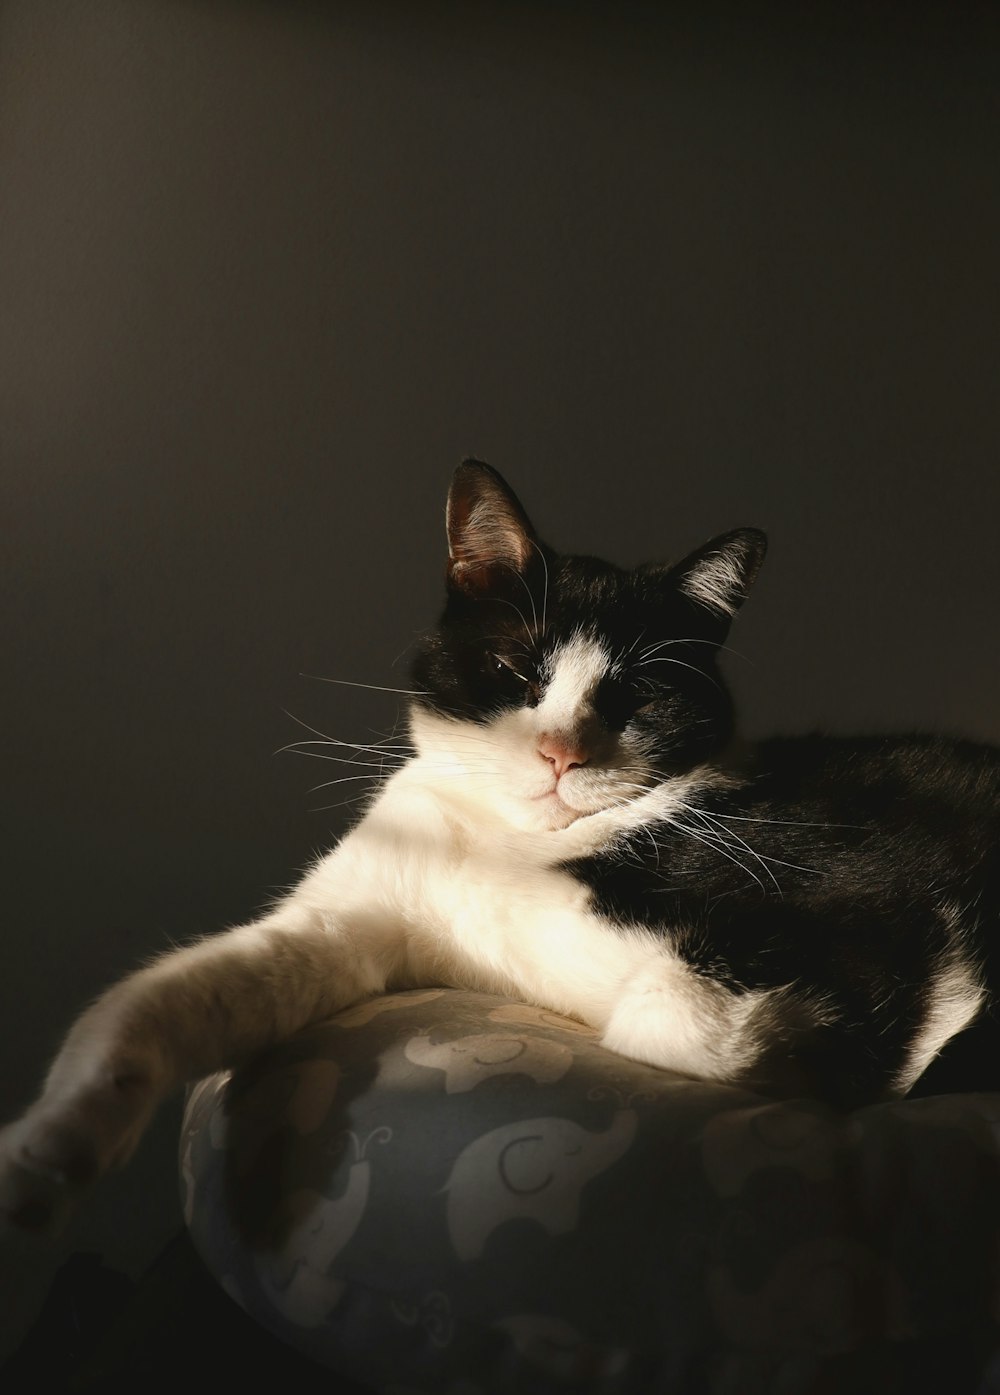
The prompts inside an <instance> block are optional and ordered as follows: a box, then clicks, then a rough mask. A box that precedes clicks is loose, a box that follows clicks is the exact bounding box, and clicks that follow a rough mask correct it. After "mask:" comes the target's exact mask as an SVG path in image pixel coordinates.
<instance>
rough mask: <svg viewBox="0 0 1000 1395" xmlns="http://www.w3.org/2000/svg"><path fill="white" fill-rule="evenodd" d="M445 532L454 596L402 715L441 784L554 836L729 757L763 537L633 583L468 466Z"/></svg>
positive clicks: (427, 646)
mask: <svg viewBox="0 0 1000 1395" xmlns="http://www.w3.org/2000/svg"><path fill="white" fill-rule="evenodd" d="M447 526H448V544H449V556H448V577H447V581H448V601H447V605H446V607H445V611H444V614H443V615H442V617H441V621H440V623H439V625H438V628H437V629H436V630H435V631H433V632H432V633H431V634H430V635H428V636H427V637H426V639H425V640H424V642H423V644H422V646H421V648H420V650H419V652H418V654H417V657H416V660H415V663H414V680H415V681H414V687H415V688H416V689H418V690H419V695H418V696H417V697H416V699H415V701H414V705H413V711H412V721H411V727H412V732H413V737H414V741H415V744H416V747H417V750H418V752H419V753H420V754H421V755H424V756H427V757H430V758H433V759H435V760H436V761H438V762H440V767H439V768H440V771H441V777H442V779H456V778H460V779H461V781H462V788H463V790H464V791H467V792H468V793H469V794H470V795H471V796H472V797H474V798H475V799H476V800H477V801H481V802H486V803H488V804H490V805H491V806H492V807H493V808H494V809H495V811H496V812H497V813H498V815H500V816H502V817H503V818H505V819H506V820H508V821H509V822H512V823H514V824H516V825H517V826H519V827H527V828H539V829H543V828H545V829H556V828H560V827H565V826H566V825H568V824H570V823H572V822H573V821H574V820H576V819H577V818H580V817H581V816H584V815H587V814H591V813H595V812H597V811H598V810H600V809H606V808H609V807H611V806H613V805H618V804H623V803H626V802H628V801H631V800H632V799H634V798H636V797H637V796H639V795H641V794H643V793H644V792H645V791H647V790H649V789H650V788H651V787H653V786H655V785H660V784H662V783H663V782H664V781H665V780H670V779H672V778H674V779H676V778H677V777H681V776H685V775H687V774H688V773H689V772H691V771H692V770H694V769H695V768H697V767H700V766H703V765H705V764H706V763H707V762H710V761H711V760H712V758H713V757H715V756H717V755H718V754H719V752H720V751H721V750H722V749H723V748H724V747H725V745H726V744H727V743H728V741H729V740H730V737H731V735H732V728H733V714H732V705H731V702H730V699H729V695H728V693H727V691H726V688H725V686H724V684H723V681H722V678H721V676H720V674H719V671H718V667H717V662H716V661H717V655H718V649H719V646H720V645H721V644H722V642H723V640H724V639H725V636H726V633H727V631H728V629H729V626H730V623H731V621H732V618H733V616H734V615H735V613H736V611H737V610H738V609H739V607H740V605H741V604H742V602H743V600H744V598H745V596H746V593H747V590H748V588H749V586H750V584H751V582H752V581H753V579H754V577H755V576H756V574H757V571H758V569H759V567H760V564H761V562H762V561H763V559H764V553H765V550H766V546H767V543H766V539H765V537H764V534H763V533H761V532H759V531H758V530H757V529H755V528H741V529H737V530H735V531H734V532H731V533H724V534H723V535H722V536H721V537H717V538H714V539H713V540H712V541H711V542H709V543H706V544H705V545H704V546H703V547H700V548H699V549H698V550H697V551H696V552H693V553H691V555H690V556H689V557H686V558H685V559H684V560H683V561H682V562H678V563H676V564H675V565H673V566H663V565H645V566H640V567H636V568H635V569H634V570H632V571H626V570H624V569H622V568H620V567H616V566H613V565H612V564H611V563H609V562H602V561H599V560H598V559H597V558H594V557H564V556H561V555H559V554H558V553H556V552H554V551H553V550H552V548H550V547H549V546H547V544H545V543H544V542H542V541H541V539H540V538H539V537H538V536H537V534H536V533H535V530H534V528H533V527H532V525H531V523H530V522H529V520H528V516H527V514H526V513H525V511H524V509H523V508H522V506H521V504H520V502H519V500H518V499H517V497H516V496H515V495H514V493H513V491H512V490H511V489H510V487H509V486H508V485H507V484H506V482H505V481H504V480H503V479H502V477H501V476H500V475H499V474H498V473H497V471H496V470H494V469H492V468H491V467H490V466H489V465H484V464H481V463H480V462H479V461H474V460H467V461H465V463H464V464H462V465H460V466H459V468H458V470H457V471H456V472H455V478H454V482H453V484H452V487H451V492H450V494H449V497H448V520H447ZM456 793H458V790H457V789H456Z"/></svg>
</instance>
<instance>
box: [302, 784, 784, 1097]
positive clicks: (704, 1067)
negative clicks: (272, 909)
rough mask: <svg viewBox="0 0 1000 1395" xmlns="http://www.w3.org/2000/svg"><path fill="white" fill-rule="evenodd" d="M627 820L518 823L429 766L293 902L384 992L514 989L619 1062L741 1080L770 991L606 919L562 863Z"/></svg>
mask: <svg viewBox="0 0 1000 1395" xmlns="http://www.w3.org/2000/svg"><path fill="white" fill-rule="evenodd" d="M646 812H647V813H648V811H646ZM637 817H641V814H638V813H637V811H636V809H635V806H634V805H633V808H632V812H631V813H630V815H629V820H630V822H631V821H634V820H635V819H636V818H637ZM622 829H623V820H622V816H621V815H620V814H618V813H617V811H610V810H609V811H603V812H602V813H599V814H596V815H592V816H590V817H588V818H582V819H579V820H577V821H576V822H575V823H573V824H572V825H570V826H569V827H568V828H564V829H559V830H555V831H545V830H542V831H526V830H521V829H517V828H513V827H511V826H510V825H509V824H506V823H501V822H500V821H498V820H497V819H496V817H495V816H493V815H491V814H490V813H489V811H488V809H485V808H484V807H483V805H482V804H481V803H480V802H479V801H471V802H467V801H463V798H462V796H461V795H460V794H459V793H458V792H457V789H456V788H455V787H453V788H451V789H449V788H447V787H445V788H444V789H442V781H441V779H440V777H438V778H435V779H428V778H426V775H425V772H424V771H423V770H422V769H421V762H420V760H419V759H418V760H417V761H414V762H413V763H412V764H411V765H410V766H409V767H407V769H406V770H404V771H402V772H400V774H399V775H397V776H396V777H395V778H394V779H393V780H392V781H390V782H389V784H388V785H387V786H386V787H385V789H384V791H383V793H382V795H381V796H380V798H379V799H378V801H377V802H376V803H375V805H374V806H373V807H372V809H371V811H370V812H369V813H368V815H367V816H366V818H365V819H364V820H363V821H362V822H361V823H360V824H359V825H358V826H357V828H356V829H355V830H354V831H353V832H352V833H351V834H350V835H349V837H348V838H346V839H345V840H344V842H343V843H341V844H340V846H339V847H338V848H337V849H336V850H335V851H334V852H333V853H331V854H330V855H329V857H327V858H325V859H324V860H323V861H322V862H321V863H320V864H319V865H318V866H317V867H316V869H315V870H314V871H313V873H312V874H311V875H310V876H309V877H308V878H307V879H306V880H305V882H303V883H302V885H301V886H300V887H299V888H298V890H297V891H296V893H295V896H294V898H293V899H294V900H295V901H297V902H299V903H300V904H303V903H304V904H305V905H307V906H308V907H309V909H310V910H311V911H312V912H313V913H314V914H315V913H319V914H321V915H322V916H323V917H324V918H329V919H328V923H329V924H330V928H331V933H333V934H335V935H338V936H339V935H345V936H347V937H349V938H350V939H351V941H352V942H353V944H354V947H355V949H356V952H357V953H358V954H360V955H370V956H372V957H373V959H374V961H376V962H377V964H378V966H379V974H378V979H379V980H380V981H381V986H385V987H390V988H391V987H394V986H398V987H401V986H420V985H426V984H441V983H444V984H449V985H454V986H462V987H468V988H474V989H478V990H481V991H487V992H498V993H506V994H510V995H511V996H514V997H517V998H520V999H522V1000H524V1001H529V1002H534V1003H538V1004H540V1005H542V1006H545V1007H549V1008H551V1009H553V1010H555V1011H557V1012H561V1013H564V1014H567V1015H569V1016H573V1017H576V1018H579V1019H580V1020H582V1021H584V1022H587V1023H589V1024H590V1025H592V1026H594V1027H595V1028H597V1029H598V1030H599V1031H601V1032H602V1033H603V1034H604V1040H605V1042H606V1044H607V1045H608V1046H609V1047H611V1048H612V1049H614V1050H616V1051H619V1052H621V1053H622V1054H623V1055H628V1056H631V1057H633V1058H636V1059H640V1060H645V1061H649V1062H650V1063H651V1064H655V1065H658V1066H661V1067H668V1068H670V1067H672V1068H674V1069H677V1070H679V1071H683V1072H684V1073H686V1074H694V1075H699V1076H707V1077H709V1078H732V1076H733V1075H734V1073H736V1072H738V1071H739V1070H740V1069H742V1068H745V1067H746V1066H748V1065H749V1064H750V1063H751V1061H752V1059H753V1058H754V1056H755V1055H756V1051H757V1039H758V1035H759V1033H758V1031H757V1030H754V1027H753V1023H754V1021H755V1020H757V1019H759V1016H760V1009H761V1008H762V1006H763V999H764V998H765V997H766V996H767V995H762V994H734V993H731V992H730V991H728V990H726V989H724V988H722V987H720V985H718V984H715V983H712V982H711V981H709V980H707V979H704V978H702V977H701V976H700V975H698V974H697V973H696V972H695V971H694V970H692V969H691V967H690V966H689V965H687V964H686V963H685V962H684V961H683V960H682V959H681V958H680V957H679V956H678V955H677V954H676V953H675V951H674V949H673V947H672V944H671V941H670V937H669V934H661V933H654V932H653V931H651V930H649V929H647V928H644V927H641V926H630V925H613V924H611V923H609V922H608V921H607V920H606V919H604V918H603V917H602V916H600V915H599V914H597V913H595V911H594V909H593V907H592V904H591V901H592V898H591V894H590V891H589V889H588V888H587V887H586V885H584V884H583V883H582V882H580V881H578V880H577V879H576V878H575V877H573V876H572V875H571V874H570V873H569V872H567V871H566V870H564V868H563V867H562V865H561V864H562V863H564V862H565V861H567V860H569V859H572V858H573V857H579V856H583V855H586V854H588V853H593V852H596V851H598V850H600V849H601V848H603V847H606V846H608V845H609V843H613V841H614V839H615V837H616V836H617V835H618V834H620V833H621V831H622Z"/></svg>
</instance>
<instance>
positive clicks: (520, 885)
mask: <svg viewBox="0 0 1000 1395" xmlns="http://www.w3.org/2000/svg"><path fill="white" fill-rule="evenodd" d="M448 526H449V542H450V560H449V600H448V606H447V609H446V611H445V615H444V617H443V619H442V622H441V624H440V626H439V628H438V629H437V630H435V631H434V632H432V633H431V634H430V635H429V636H428V637H427V639H426V640H425V642H424V643H423V645H422V647H421V649H420V652H419V654H418V657H417V659H416V662H415V666H414V676H415V682H416V685H417V686H416V691H415V693H414V701H413V704H412V711H411V737H412V741H413V746H414V749H415V755H414V756H413V757H412V758H410V759H408V760H406V761H405V762H403V763H402V764H401V766H400V768H399V769H398V770H397V771H396V773H395V774H394V775H393V776H392V777H391V778H390V779H388V780H387V781H386V782H385V783H384V785H382V787H381V788H380V789H379V791H378V792H377V794H376V795H375V797H374V798H373V801H372V803H371V805H370V807H369V809H368V810H367V812H366V813H365V815H364V817H363V818H362V819H361V820H360V822H359V823H358V824H357V825H356V826H355V828H354V829H353V830H352V831H351V832H350V833H349V834H348V836H347V837H346V838H345V839H344V840H343V841H342V842H341V843H340V844H339V845H338V846H337V847H336V848H335V849H334V850H333V851H332V852H331V853H330V854H329V855H328V856H326V857H325V858H323V859H322V860H321V861H320V862H319V863H318V864H317V865H316V866H315V867H314V868H313V870H312V871H311V872H310V873H309V874H308V875H307V876H306V877H305V878H304V879H303V881H302V882H301V883H300V885H299V886H298V887H297V888H296V889H295V890H294V891H293V892H292V893H291V894H290V895H289V896H288V897H286V898H285V899H284V900H283V901H282V902H281V903H280V904H279V905H277V906H276V907H275V909H274V910H273V911H271V912H270V913H269V914H268V915H266V916H264V917H263V918H262V919H261V920H260V921H258V922H256V923H254V924H253V925H250V926H246V927H242V928H240V929H237V930H233V931H229V932H227V933H226V934H223V935H219V936H215V937H210V938H209V939H206V940H204V941H202V942H200V943H199V944H197V945H194V946H191V947H190V948H188V949H183V950H179V951H176V952H174V953H172V954H169V955H166V956H164V958H162V959H161V960H159V961H158V962H157V963H156V964H154V965H152V966H150V967H149V968H146V969H143V970H140V971H139V972H138V973H136V974H134V975H132V976H131V977H130V978H128V979H126V980H124V981H123V982H122V983H120V984H118V985H117V986H116V987H115V988H113V989H111V990H110V991H109V992H108V993H107V994H105V995H104V997H103V998H101V999H99V1000H98V1002H97V1003H96V1004H95V1005H94V1006H93V1007H92V1008H91V1009H89V1010H88V1012H87V1013H85V1014H84V1015H83V1017H82V1018H81V1019H80V1020H79V1021H78V1023H77V1024H76V1026H75V1027H74V1029H73V1030H72V1032H71V1033H70V1035H69V1037H68V1039H67V1042H66V1044H65V1045H64V1047H63V1050H62V1051H61V1053H60V1055H59V1056H58V1057H57V1059H56V1062H55V1064H54V1066H53V1068H52V1070H51V1072H50V1075H49V1078H48V1081H47V1083H46V1087H45V1091H44V1093H43V1095H42V1097H41V1098H40V1100H39V1101H38V1102H37V1103H36V1104H35V1105H34V1106H33V1107H32V1109H31V1110H29V1111H28V1113H27V1114H26V1115H24V1116H23V1118H22V1119H20V1120H19V1121H17V1123H15V1124H13V1125H11V1126H10V1127H9V1128H8V1129H7V1130H5V1131H4V1133H3V1134H2V1135H0V1206H2V1207H3V1208H4V1209H5V1210H6V1211H7V1212H8V1214H9V1215H11V1216H12V1217H13V1218H14V1219H15V1220H18V1221H20V1222H21V1223H23V1224H26V1225H35V1226H39V1227H42V1226H45V1225H47V1224H48V1223H49V1222H50V1221H51V1220H52V1219H53V1218H54V1217H56V1216H57V1215H58V1213H59V1212H60V1211H61V1210H62V1209H63V1208H64V1207H65V1206H66V1205H68V1204H71V1203H72V1202H73V1201H74V1200H75V1198H76V1195H77V1194H78V1192H79V1191H80V1190H81V1189H82V1188H83V1187H84V1186H85V1185H86V1184H87V1183H88V1182H89V1181H91V1180H92V1179H93V1178H94V1177H95V1176H96V1175H99V1174H100V1173H101V1172H103V1171H105V1170H107V1169H108V1168H109V1167H111V1166H113V1165H115V1164H116V1163H119V1162H121V1161H123V1160H124V1159H125V1158H126V1157H127V1156H128V1154H129V1153H130V1152H131V1150H132V1148H133V1147H134V1145H135V1142H136V1140H137V1139H138V1137H139V1134H140V1133H141V1130H142V1128H143V1127H144V1125H145V1123H146V1121H147V1120H148V1118H149V1115H150V1114H151V1112H152V1110H153V1109H154V1108H155V1105H156V1104H157V1102H158V1101H159V1100H160V1099H161V1098H162V1097H163V1095H164V1094H165V1093H167V1092H168V1091H169V1090H171V1089H173V1088H175V1087H176V1086H177V1085H178V1084H180V1083H181V1082H182V1081H184V1080H189V1079H193V1078H197V1077H198V1076H201V1075H204V1074H207V1073H208V1072H210V1071H213V1070H216V1069H219V1068H220V1067H223V1066H228V1065H233V1064H236V1063H238V1062H240V1061H242V1060H245V1059H246V1058H248V1057H249V1056H251V1055H253V1054H254V1053H255V1052H257V1051H259V1050H261V1049H263V1048H264V1047H266V1046H267V1045H268V1044H269V1043H271V1042H273V1041H274V1040H276V1039H279V1038H281V1037H284V1036H287V1035H289V1034H290V1033H292V1032H294V1031H295V1030H296V1029H297V1028H299V1027H301V1026H302V1025H304V1024H305V1023H307V1022H310V1021H314V1020H317V1019H318V1018H321V1017H323V1016H326V1015H329V1014H330V1013H333V1012H335V1011H337V1010H338V1009H340V1008H342V1007H345V1006H347V1005H348V1004H350V1003H351V1002H354V1001H356V1000H357V999H359V998H361V997H365V996H368V995H371V994H375V993H380V992H383V991H385V990H386V989H391V988H401V987H415V986H421V985H441V984H445V985H456V986H463V987H467V988H474V989H482V990H485V991H490V992H501V993H505V994H509V995H511V996H514V997H518V998H521V999H524V1000H526V1001H531V1002H534V1003H537V1004H540V1005H543V1006H546V1007H549V1008H552V1009H555V1010H556V1011H558V1012H562V1013H566V1014H569V1015H571V1016H575V1017H578V1018H580V1019H581V1020H583V1021H585V1022H587V1023H589V1024H591V1025H593V1026H594V1027H596V1028H597V1029H598V1030H599V1031H600V1032H601V1033H602V1039H603V1041H604V1043H605V1045H607V1046H608V1047H609V1048H611V1049H612V1050H615V1051H619V1052H621V1053H622V1054H625V1055H628V1056H633V1057H636V1058H638V1059H641V1060H645V1061H648V1062H650V1063H652V1064H654V1065H658V1066H661V1067H664V1068H669V1069H674V1070H677V1071H679V1072H681V1073H683V1074H685V1075H690V1076H695V1077H699V1078H703V1079H712V1080H719V1081H734V1082H741V1083H747V1084H752V1085H760V1086H762V1087H764V1088H778V1089H783V1090H788V1089H807V1090H816V1091H818V1092H820V1093H823V1094H825V1095H827V1096H829V1097H831V1098H833V1099H835V1100H838V1101H840V1102H844V1103H847V1102H854V1101H863V1100H868V1099H874V1098H878V1097H879V1096H880V1095H883V1094H886V1093H893V1092H901V1091H905V1090H907V1089H909V1088H910V1087H911V1086H912V1085H913V1083H914V1082H915V1080H916V1079H917V1078H918V1077H919V1075H920V1074H921V1073H922V1071H923V1070H924V1069H925V1067H926V1066H927V1064H928V1063H929V1062H930V1061H931V1060H932V1059H933V1057H934V1056H935V1055H936V1054H937V1053H938V1052H939V1051H940V1049H941V1048H942V1047H943V1046H944V1044H945V1043H946V1042H947V1041H948V1040H949V1038H951V1037H952V1036H953V1035H954V1034H956V1033H957V1032H960V1031H962V1030H963V1029H964V1028H965V1027H966V1026H968V1025H969V1024H970V1023H971V1022H972V1021H973V1020H974V1019H975V1018H976V1017H977V1015H978V1014H979V1013H980V1012H981V1011H982V1009H983V1006H984V1004H985V1002H986V999H987V995H988V993H989V991H990V988H991V984H992V980H993V973H992V957H993V956H992V953H991V936H992V934H993V925H994V922H995V920H996V916H997V911H998V908H1000V858H998V851H997V850H998V846H1000V756H998V754H997V753H996V752H994V751H992V750H991V749H989V748H986V747H980V746H974V745H972V744H969V743H957V742H944V741H940V740H934V739H930V738H917V737H914V738H908V739H895V740H890V739H878V740H876V739H870V740H862V741H844V740H839V739H838V740H833V739H826V738H819V737H815V738H802V739H799V740H789V741H773V742H768V743H764V744H763V745H761V746H760V747H758V748H756V749H753V750H743V749H741V748H740V747H739V745H738V743H736V742H735V740H734V737H733V721H732V713H731V707H730V702H729V698H728V695H727V694H726V692H725V689H724V688H723V686H722V683H721V680H720V677H719V673H718V669H717V667H716V659H717V653H718V650H719V648H720V647H721V645H722V641H723V639H724V637H725V634H726V631H727V629H728V626H729V622H730V621H731V619H732V616H733V614H734V613H735V610H736V609H737V608H738V606H739V604H740V602H741V601H742V599H743V596H744V594H745V591H746V589H747V587H748V586H749V584H750V582H751V581H752V579H753V576H754V574H755V573H756V570H757V568H758V567H759V565H760V562H761V560H762V558H763V551H764V540H763V536H762V535H761V534H758V533H756V532H755V531H754V530H749V529H745V530H740V531H737V532H735V533H731V534H727V535H724V536H723V537H722V538H719V539H716V540H714V541H713V542H712V543H711V544H707V545H706V546H705V547H704V548H702V549H700V550H699V551H698V552H696V553H694V554H692V556H691V557H689V558H687V559H685V561H684V562H682V563H680V564H678V566H676V567H673V568H670V569H667V568H656V567H647V568H639V569H637V570H636V571H633V572H625V571H622V570H620V569H618V568H616V567H613V566H611V565H610V564H607V563H603V562H599V561H597V560H595V559H592V558H572V557H569V558H566V557H559V556H557V554H555V553H554V552H552V550H551V549H549V548H548V547H546V546H545V544H543V543H541V542H540V541H539V540H538V538H537V537H536V536H535V534H534V532H533V530H532V528H531V525H530V524H529V523H528V521H527V518H526V517H525V515H524V513H523V510H522V509H521V507H520V505H519V503H518V501H517V500H516V498H515V497H514V496H513V495H512V494H511V493H510V491H509V490H508V489H507V487H506V486H505V485H504V483H503V481H502V480H501V479H500V478H499V476H497V475H496V474H495V472H493V471H491V470H490V469H489V468H488V467H486V466H483V465H479V464H477V463H475V462H467V463H466V464H465V465H464V466H462V467H460V469H459V471H458V472H457V474H456V479H455V483H454V485H453V487H452V492H451V496H450V499H449V525H448Z"/></svg>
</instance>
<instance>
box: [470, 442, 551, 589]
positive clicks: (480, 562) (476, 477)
mask: <svg viewBox="0 0 1000 1395" xmlns="http://www.w3.org/2000/svg"><path fill="white" fill-rule="evenodd" d="M538 551H539V546H538V538H537V537H536V534H535V530H534V528H533V527H532V526H531V522H530V520H529V518H528V515H527V514H526V513H525V511H524V509H523V508H522V506H521V501H520V500H519V499H518V497H517V495H516V494H515V493H514V491H513V490H512V489H511V487H510V485H509V484H508V483H507V481H506V480H505V479H504V478H503V476H502V475H501V474H500V473H499V471H497V470H494V469H493V467H492V466H491V465H485V464H483V462H482V461H481V460H463V462H462V464H461V465H459V467H458V469H457V470H456V471H455V478H454V479H453V480H452V485H451V490H450V491H449V494H448V582H449V584H450V585H452V586H454V587H457V589H458V590H460V591H464V592H466V593H468V594H471V595H476V594H483V593H486V592H490V591H493V590H495V589H496V588H497V587H498V586H499V587H502V586H503V585H504V583H505V581H509V580H510V578H511V576H512V575H513V574H517V575H520V576H523V575H524V574H525V573H526V572H527V571H528V569H529V567H530V565H531V562H532V560H533V558H534V557H536V556H537V554H538Z"/></svg>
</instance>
